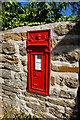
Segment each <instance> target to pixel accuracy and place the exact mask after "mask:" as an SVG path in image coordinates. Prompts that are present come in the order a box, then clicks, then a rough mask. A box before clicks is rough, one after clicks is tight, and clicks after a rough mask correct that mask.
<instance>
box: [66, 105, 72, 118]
mask: <svg viewBox="0 0 80 120" xmlns="http://www.w3.org/2000/svg"><path fill="white" fill-rule="evenodd" d="M66 113H67V114H69V115H70V116H71V115H72V114H73V110H72V109H71V108H69V107H67V108H66Z"/></svg>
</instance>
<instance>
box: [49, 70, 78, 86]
mask: <svg viewBox="0 0 80 120" xmlns="http://www.w3.org/2000/svg"><path fill="white" fill-rule="evenodd" d="M51 76H53V77H55V82H56V83H57V84H58V85H60V86H64V85H66V86H68V87H70V88H78V86H79V80H78V74H77V73H71V72H70V73H69V72H53V71H51Z"/></svg>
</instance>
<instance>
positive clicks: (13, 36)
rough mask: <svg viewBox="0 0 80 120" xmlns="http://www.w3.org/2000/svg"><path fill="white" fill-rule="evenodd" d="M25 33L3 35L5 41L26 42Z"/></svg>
mask: <svg viewBox="0 0 80 120" xmlns="http://www.w3.org/2000/svg"><path fill="white" fill-rule="evenodd" d="M26 38H27V34H26V33H5V39H8V40H10V39H12V40H16V41H17V40H26Z"/></svg>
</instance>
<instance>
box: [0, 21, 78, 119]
mask: <svg viewBox="0 0 80 120" xmlns="http://www.w3.org/2000/svg"><path fill="white" fill-rule="evenodd" d="M79 26H80V23H79V22H74V21H70V22H69V21H68V22H60V23H51V24H46V25H39V26H32V27H30V26H24V27H18V28H14V29H11V30H7V31H3V32H0V38H1V39H0V104H1V108H0V111H1V112H0V113H1V116H2V115H4V112H5V110H6V109H8V108H6V107H5V104H7V105H8V106H10V107H12V108H14V109H16V110H17V111H21V112H25V113H26V114H27V115H28V114H29V113H30V114H31V115H32V116H33V115H36V116H38V117H41V118H53V119H54V118H56V119H57V118H58V120H59V119H66V120H68V118H76V116H77V113H78V103H77V90H78V87H79V79H78V72H79V63H78V62H79V52H80V49H79V48H80V42H79V41H80V35H79V33H80V27H79ZM42 29H51V42H52V44H51V80H50V96H43V95H39V94H36V93H34V94H33V93H30V92H29V91H28V75H27V73H28V70H27V64H28V58H27V51H26V49H27V44H26V41H27V31H30V30H42Z"/></svg>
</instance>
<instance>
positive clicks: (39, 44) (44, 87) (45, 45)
mask: <svg viewBox="0 0 80 120" xmlns="http://www.w3.org/2000/svg"><path fill="white" fill-rule="evenodd" d="M27 36H28V37H27V38H28V39H27V52H28V77H29V91H32V92H36V93H40V94H44V95H49V89H50V67H51V66H50V63H51V30H50V29H47V30H36V31H28V32H27Z"/></svg>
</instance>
